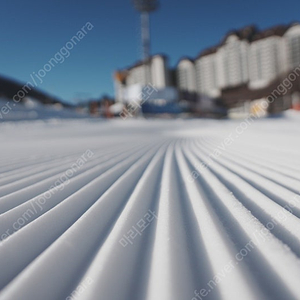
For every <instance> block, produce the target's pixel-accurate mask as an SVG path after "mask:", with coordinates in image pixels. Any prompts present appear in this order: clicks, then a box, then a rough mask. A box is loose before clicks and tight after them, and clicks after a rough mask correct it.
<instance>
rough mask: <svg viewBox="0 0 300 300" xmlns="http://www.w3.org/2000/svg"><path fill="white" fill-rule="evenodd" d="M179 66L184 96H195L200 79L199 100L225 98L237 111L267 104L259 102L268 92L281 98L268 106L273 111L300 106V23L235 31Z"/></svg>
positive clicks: (263, 99)
mask: <svg viewBox="0 0 300 300" xmlns="http://www.w3.org/2000/svg"><path fill="white" fill-rule="evenodd" d="M193 66H194V68H193ZM176 69H177V72H176V73H177V82H178V89H179V90H180V92H181V97H184V98H181V99H184V100H188V99H190V98H189V97H191V94H192V95H193V89H192V87H193V86H194V82H195V81H196V87H197V88H196V89H197V95H198V99H203V98H207V99H212V101H213V100H214V99H221V100H222V102H223V103H224V104H225V105H226V106H227V107H228V108H229V109H233V110H234V109H236V111H237V112H238V111H241V112H242V111H244V112H245V113H248V112H249V109H250V110H251V107H257V106H260V107H262V106H264V105H257V103H258V104H259V102H263V101H266V100H267V98H268V97H269V100H271V98H274V99H275V100H276V101H275V100H274V101H272V105H271V106H269V107H268V111H271V112H276V111H281V110H284V109H287V108H290V107H292V106H293V107H299V105H300V98H299V95H300V94H299V92H300V24H299V23H298V22H296V23H292V24H290V25H278V26H274V27H271V28H268V29H266V30H263V31H261V30H259V29H258V28H256V27H255V26H252V25H251V26H246V27H244V28H241V29H239V30H232V31H230V32H229V33H228V34H227V35H226V36H225V37H224V38H223V39H222V40H221V42H220V43H219V44H218V45H216V46H213V47H211V48H208V49H205V50H204V51H202V52H201V53H200V54H199V55H198V57H196V58H195V59H189V60H188V59H186V58H183V59H181V60H180V61H179V63H178V65H177V67H176ZM194 69H195V71H194ZM192 74H195V75H194V76H193V75H192ZM294 75H295V76H294ZM288 76H290V77H291V78H289V77H288ZM192 77H193V78H192ZM284 85H286V86H284ZM278 87H279V88H278ZM278 89H281V90H282V92H280V91H279V90H278Z"/></svg>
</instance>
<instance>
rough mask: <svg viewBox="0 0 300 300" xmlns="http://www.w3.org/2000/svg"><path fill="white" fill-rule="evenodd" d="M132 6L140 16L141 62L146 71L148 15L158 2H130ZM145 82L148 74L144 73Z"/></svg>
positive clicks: (142, 0) (137, 0) (148, 34)
mask: <svg viewBox="0 0 300 300" xmlns="http://www.w3.org/2000/svg"><path fill="white" fill-rule="evenodd" d="M132 1H133V5H134V7H135V9H136V10H137V11H139V12H140V14H141V32H142V48H143V60H144V62H145V65H146V69H148V63H149V59H150V23H149V14H150V13H151V12H153V11H155V10H157V9H158V0H132ZM146 73H147V74H146V81H147V83H146V84H148V83H149V77H148V76H147V75H149V72H147V71H146Z"/></svg>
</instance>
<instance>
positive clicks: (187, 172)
mask: <svg viewBox="0 0 300 300" xmlns="http://www.w3.org/2000/svg"><path fill="white" fill-rule="evenodd" d="M0 140H1V147H0V153H1V156H0V230H1V232H0V237H1V242H0V290H1V292H0V300H41V299H43V300H56V299H58V300H60V299H67V300H69V299H80V300H83V299H84V300H143V299H145V300H195V299H213V300H218V299H228V300H247V299H251V300H264V299H270V300H274V299H275V300H276V299H278V300H279V299H280V300H289V299H300V284H299V283H300V260H299V258H300V196H299V189H300V117H299V114H298V113H295V112H288V113H286V114H285V115H284V117H281V118H274V119H260V120H253V119H247V120H240V121H237V120H236V121H230V120H224V121H214V120H185V121H184V120H159V121H157V120H156V121H154V120H148V121H144V120H126V121H122V120H114V121H97V120H49V121H42V120H40V121H28V122H17V123H14V122H6V123H2V124H0Z"/></svg>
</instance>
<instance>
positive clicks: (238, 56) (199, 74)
mask: <svg viewBox="0 0 300 300" xmlns="http://www.w3.org/2000/svg"><path fill="white" fill-rule="evenodd" d="M256 31H257V29H256V28H255V27H253V26H248V27H245V28H243V29H241V30H239V31H232V32H229V33H228V34H227V35H226V36H225V38H224V39H223V41H222V42H221V43H220V44H219V45H217V46H216V47H212V48H210V49H207V50H204V51H203V52H202V53H201V54H200V55H199V56H198V57H197V58H196V78H197V90H198V93H199V94H201V95H205V96H209V97H212V98H216V97H220V96H221V90H222V89H224V88H228V87H235V86H238V85H242V84H245V83H247V82H248V81H249V61H248V53H249V44H250V41H251V39H252V37H253V36H254V34H255V33H256Z"/></svg>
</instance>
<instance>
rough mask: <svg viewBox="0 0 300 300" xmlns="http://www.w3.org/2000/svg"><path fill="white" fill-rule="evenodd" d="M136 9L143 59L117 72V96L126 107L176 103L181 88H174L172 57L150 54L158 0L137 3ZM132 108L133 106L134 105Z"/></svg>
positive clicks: (136, 0) (115, 78) (136, 1)
mask: <svg viewBox="0 0 300 300" xmlns="http://www.w3.org/2000/svg"><path fill="white" fill-rule="evenodd" d="M133 5H134V7H135V9H136V10H137V11H138V12H140V14H141V33H142V48H143V56H142V58H141V61H139V62H137V63H135V64H134V65H132V66H130V67H128V68H124V69H121V70H118V71H116V72H115V76H114V84H115V97H116V101H117V102H121V103H123V104H124V105H125V106H126V105H127V106H128V104H130V103H137V104H138V105H139V104H141V103H145V102H146V101H147V103H148V104H150V103H160V104H166V103H167V102H168V103H170V102H176V101H177V100H178V93H177V89H176V88H175V87H174V86H173V85H174V84H173V82H172V78H171V77H172V76H171V73H172V72H171V70H170V68H169V66H168V57H167V56H166V55H163V54H156V55H151V54H150V44H151V43H150V23H149V14H150V13H151V12H153V11H155V10H157V9H158V1H157V0H133ZM131 106H132V105H131Z"/></svg>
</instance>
